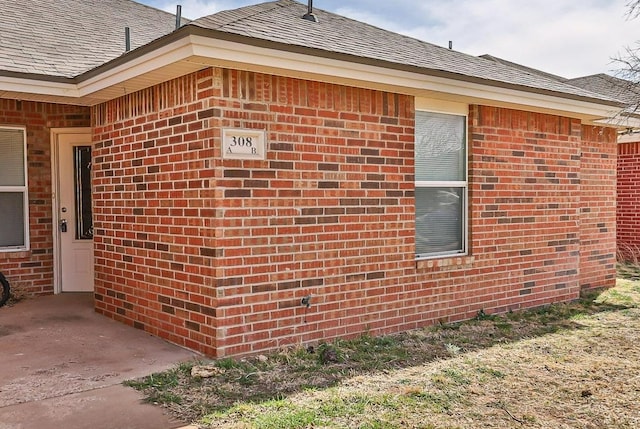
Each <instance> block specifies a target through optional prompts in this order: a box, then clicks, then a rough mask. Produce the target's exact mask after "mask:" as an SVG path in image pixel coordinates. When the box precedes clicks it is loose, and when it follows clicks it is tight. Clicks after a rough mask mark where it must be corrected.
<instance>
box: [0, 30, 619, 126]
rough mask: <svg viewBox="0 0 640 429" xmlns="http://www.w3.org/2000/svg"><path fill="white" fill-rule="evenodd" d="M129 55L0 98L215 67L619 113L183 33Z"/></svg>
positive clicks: (86, 91)
mask: <svg viewBox="0 0 640 429" xmlns="http://www.w3.org/2000/svg"><path fill="white" fill-rule="evenodd" d="M129 55H133V56H132V57H131V59H130V60H128V61H126V62H123V63H122V64H119V65H116V66H109V64H107V65H105V66H102V67H100V68H98V69H97V74H95V75H93V76H91V77H89V78H87V79H86V80H83V79H82V76H81V77H80V83H77V84H74V83H55V82H46V81H39V80H31V79H15V78H6V77H4V78H3V77H0V96H2V94H3V93H4V94H8V93H23V94H33V95H37V96H45V97H47V96H48V97H49V101H50V100H51V99H59V100H60V101H58V102H68V103H73V104H83V105H93V104H98V103H99V102H102V101H107V100H110V99H113V98H116V97H119V96H122V95H124V94H127V93H131V92H134V91H137V90H140V89H143V88H146V87H149V86H152V85H155V84H158V83H161V82H164V81H166V80H169V79H173V78H176V77H179V76H182V75H185V74H188V73H191V72H194V71H197V70H200V69H202V68H204V67H208V66H219V67H230V68H238V69H243V70H249V71H256V72H267V73H274V74H278V75H282V76H287V77H295V78H303V79H315V80H320V81H324V82H332V83H339V84H347V85H353V86H359V87H366V88H371V89H381V90H387V91H393V92H399V93H403V94H409V95H414V96H419V97H435V98H439V99H442V100H450V101H456V102H467V103H484V104H487V103H488V104H491V105H504V106H510V107H520V108H525V107H526V108H527V110H535V111H544V112H563V113H570V114H571V115H570V116H577V117H582V118H587V119H601V118H610V117H612V116H614V115H615V114H616V113H617V111H618V110H616V108H615V107H613V106H607V105H603V104H599V103H597V102H595V101H594V102H589V101H582V100H575V99H568V98H563V97H562V96H554V95H548V94H539V93H535V92H528V91H520V90H516V89H509V88H502V87H497V86H491V85H485V84H479V83H474V82H467V81H463V80H453V79H448V78H443V77H437V76H429V75H425V74H421V73H414V72H409V71H401V70H394V69H389V68H385V67H382V66H376V65H369V64H360V63H354V62H349V61H343V60H338V59H331V58H325V57H320V56H312V55H307V54H302V53H297V52H289V51H283V50H277V49H271V48H265V47H259V46H252V45H247V44H243V43H238V42H232V41H226V40H220V39H215V38H210V37H205V36H201V35H192V34H191V35H186V36H185V37H182V38H181V39H179V40H176V41H173V42H170V43H168V44H166V45H163V46H161V47H159V48H157V49H154V50H152V51H150V52H147V53H144V54H142V55H138V56H136V55H135V51H132V52H131V53H130V54H129ZM125 58H126V57H125ZM43 98H44V97H43ZM22 99H25V98H24V97H22ZM73 100H76V101H75V102H74V101H73ZM42 101H45V100H44V99H42Z"/></svg>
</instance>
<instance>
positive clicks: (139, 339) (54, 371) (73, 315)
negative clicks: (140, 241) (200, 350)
mask: <svg viewBox="0 0 640 429" xmlns="http://www.w3.org/2000/svg"><path fill="white" fill-rule="evenodd" d="M196 357H197V355H196V354H195V353H193V352H191V351H188V350H185V349H182V348H180V347H178V346H175V345H172V344H169V343H167V342H165V341H163V340H161V339H159V338H156V337H153V336H151V335H149V334H147V333H145V332H143V331H140V330H136V329H133V328H131V327H128V326H126V325H123V324H121V323H118V322H115V321H113V320H110V319H108V318H106V317H104V316H101V315H99V314H96V313H95V312H94V311H93V296H92V295H91V294H62V295H56V296H47V297H39V298H34V299H30V300H26V301H22V302H19V303H17V304H16V305H14V306H12V307H3V308H0V359H1V360H2V364H1V365H0V429H31V428H42V427H64V428H76V427H77V428H86V427H91V428H94V429H101V428H115V427H118V428H132V429H134V428H135V429H146V428H155V429H163V428H167V429H169V428H175V427H178V426H181V425H184V422H178V421H175V420H173V419H171V418H170V417H169V416H166V415H164V413H163V411H162V409H161V408H159V407H153V406H150V405H146V404H143V403H142V402H141V397H140V395H139V394H138V393H137V392H135V391H133V390H132V389H129V388H126V387H123V386H122V385H121V383H122V381H124V380H127V379H131V378H136V377H141V376H144V375H149V374H151V373H153V372H158V371H162V370H165V369H167V368H170V367H171V366H173V365H175V364H176V363H178V362H181V361H186V360H189V359H194V358H196ZM44 423H47V424H44Z"/></svg>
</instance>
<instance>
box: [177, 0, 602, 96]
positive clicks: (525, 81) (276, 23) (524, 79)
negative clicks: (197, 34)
mask: <svg viewBox="0 0 640 429" xmlns="http://www.w3.org/2000/svg"><path fill="white" fill-rule="evenodd" d="M306 12H307V5H303V4H301V3H298V2H296V1H294V0H276V1H272V2H268V3H262V4H259V5H254V6H246V7H243V8H239V9H235V10H232V11H225V12H219V13H216V14H213V15H211V16H207V17H204V18H200V19H197V20H195V21H192V22H191V23H190V24H189V25H194V26H199V27H202V28H207V29H211V30H217V31H221V32H226V33H231V34H237V35H240V36H247V37H252V38H257V39H263V40H268V41H271V42H277V43H282V44H285V45H291V46H299V47H304V48H312V49H317V50H319V51H325V52H328V53H331V52H334V53H340V54H346V55H351V56H355V57H361V58H367V59H373V60H377V61H380V62H387V63H395V64H399V65H406V66H414V67H417V68H420V69H424V70H427V71H428V70H432V71H438V72H445V73H447V74H448V75H449V76H452V77H455V76H456V75H459V76H461V77H462V76H466V77H470V78H475V79H480V80H483V81H485V82H487V83H490V82H496V83H501V84H507V85H514V86H517V87H524V88H530V89H540V90H544V91H550V92H555V93H559V94H567V95H572V96H575V97H586V98H590V99H600V100H606V99H607V97H606V96H603V95H601V94H595V93H593V92H590V91H587V90H584V89H582V88H579V87H575V86H571V85H566V84H564V83H563V82H560V81H558V80H556V79H553V78H550V77H548V76H544V75H541V74H539V73H532V72H527V71H524V70H520V69H517V68H514V67H509V66H507V65H504V64H500V63H498V62H495V61H491V60H488V59H484V58H479V57H475V56H472V55H467V54H463V53H461V52H457V51H454V50H450V49H447V48H444V47H440V46H437V45H433V44H431V43H427V42H424V41H422V40H418V39H414V38H411V37H407V36H403V35H401V34H397V33H393V32H390V31H387V30H383V29H381V28H378V27H375V26H372V25H369V24H365V23H362V22H359V21H356V20H353V19H350V18H346V17H343V16H340V15H336V14H334V13H330V12H327V11H324V10H321V9H314V14H315V15H316V16H317V17H318V22H311V21H308V20H305V19H302V16H303V15H304V14H305V13H306ZM609 101H611V100H609Z"/></svg>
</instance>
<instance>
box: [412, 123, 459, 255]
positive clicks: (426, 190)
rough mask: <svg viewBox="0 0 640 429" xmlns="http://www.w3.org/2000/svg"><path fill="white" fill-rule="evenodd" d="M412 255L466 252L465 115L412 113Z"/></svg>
mask: <svg viewBox="0 0 640 429" xmlns="http://www.w3.org/2000/svg"><path fill="white" fill-rule="evenodd" d="M415 139H416V142H415V181H416V182H415V185H416V189H415V204H416V207H415V209H416V237H415V238H416V256H417V257H419V258H428V257H436V256H443V255H445V256H446V255H455V254H461V253H465V252H466V247H467V245H466V240H467V238H466V236H467V234H466V225H467V222H466V213H467V202H466V195H467V182H466V180H467V160H466V159H467V155H466V153H467V150H466V144H467V139H466V117H465V116H461V115H448V114H442V113H432V112H424V111H418V112H416V137H415Z"/></svg>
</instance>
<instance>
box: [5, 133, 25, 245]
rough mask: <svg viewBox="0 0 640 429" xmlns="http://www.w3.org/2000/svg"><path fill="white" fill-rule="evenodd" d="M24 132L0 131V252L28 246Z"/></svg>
mask: <svg viewBox="0 0 640 429" xmlns="http://www.w3.org/2000/svg"><path fill="white" fill-rule="evenodd" d="M24 139H25V133H24V130H23V129H20V128H0V250H7V249H8V250H14V249H16V248H20V249H26V248H27V247H28V239H27V237H28V224H27V221H26V219H27V218H28V217H27V210H28V205H27V201H28V199H27V177H26V176H27V175H26V166H25V159H26V148H25V140H24Z"/></svg>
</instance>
